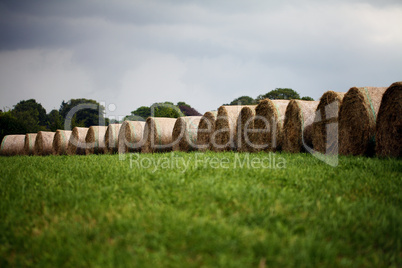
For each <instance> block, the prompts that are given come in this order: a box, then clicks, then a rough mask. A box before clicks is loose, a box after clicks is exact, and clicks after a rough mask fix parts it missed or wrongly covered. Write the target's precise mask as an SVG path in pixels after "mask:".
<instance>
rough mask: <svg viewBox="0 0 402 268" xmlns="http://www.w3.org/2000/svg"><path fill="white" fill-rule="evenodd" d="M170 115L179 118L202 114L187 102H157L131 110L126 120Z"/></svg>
mask: <svg viewBox="0 0 402 268" xmlns="http://www.w3.org/2000/svg"><path fill="white" fill-rule="evenodd" d="M151 114H152V115H153V116H154V117H170V118H178V117H181V116H199V115H202V114H200V113H199V112H198V111H197V110H196V109H194V108H193V107H191V106H190V105H189V104H187V103H185V102H178V103H177V104H176V105H175V104H173V102H168V101H165V102H156V103H154V104H152V105H151V106H141V107H139V108H138V109H136V110H135V111H132V112H131V115H129V116H126V117H125V118H124V120H132V121H138V120H144V119H147V117H149V116H151Z"/></svg>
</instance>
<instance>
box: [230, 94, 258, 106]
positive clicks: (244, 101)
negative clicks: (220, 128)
mask: <svg viewBox="0 0 402 268" xmlns="http://www.w3.org/2000/svg"><path fill="white" fill-rule="evenodd" d="M255 103H256V101H255V100H254V99H253V98H252V97H249V96H241V97H239V98H237V99H234V100H233V101H232V102H231V103H230V104H229V105H252V104H255Z"/></svg>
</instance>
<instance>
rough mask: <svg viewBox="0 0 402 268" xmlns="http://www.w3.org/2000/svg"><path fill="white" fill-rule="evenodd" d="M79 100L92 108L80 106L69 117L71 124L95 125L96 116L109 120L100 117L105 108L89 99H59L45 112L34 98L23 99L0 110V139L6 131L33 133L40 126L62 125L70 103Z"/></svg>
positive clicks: (81, 125) (70, 105)
mask: <svg viewBox="0 0 402 268" xmlns="http://www.w3.org/2000/svg"><path fill="white" fill-rule="evenodd" d="M80 104H86V105H88V104H91V105H92V109H82V110H79V111H78V112H76V113H75V114H74V116H73V117H72V118H71V127H72V128H73V127H76V126H79V127H90V126H93V125H98V124H99V120H104V122H105V123H109V120H108V119H107V118H104V111H105V108H104V107H103V106H102V105H100V104H99V103H98V102H96V101H94V100H90V99H71V100H70V101H68V102H64V101H63V102H62V103H61V105H60V109H59V110H56V109H54V110H52V111H50V112H49V113H46V110H45V108H44V107H43V106H42V104H40V103H38V102H36V100H34V99H29V100H23V101H20V102H19V103H17V104H16V105H14V107H13V109H11V110H9V111H1V110H0V139H3V137H4V136H5V135H9V134H25V133H37V132H38V131H41V130H45V131H46V130H48V131H56V130H57V129H64V122H65V119H66V117H67V115H68V113H69V111H70V110H71V109H72V108H73V107H77V106H78V105H80Z"/></svg>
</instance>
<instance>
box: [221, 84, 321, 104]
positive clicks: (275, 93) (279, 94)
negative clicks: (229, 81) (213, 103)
mask: <svg viewBox="0 0 402 268" xmlns="http://www.w3.org/2000/svg"><path fill="white" fill-rule="evenodd" d="M263 99H271V100H306V101H313V100H314V99H313V98H312V97H308V96H305V97H300V94H299V93H297V92H296V91H294V90H293V89H291V88H276V89H274V90H271V91H270V92H268V93H266V94H262V95H258V96H257V98H255V99H254V98H252V97H250V96H241V97H239V98H236V99H234V100H233V101H232V102H231V103H229V104H224V105H253V104H258V102H259V101H260V100H263Z"/></svg>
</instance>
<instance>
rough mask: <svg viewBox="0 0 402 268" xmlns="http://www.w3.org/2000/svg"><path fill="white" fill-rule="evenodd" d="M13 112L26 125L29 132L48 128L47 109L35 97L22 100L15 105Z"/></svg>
mask: <svg viewBox="0 0 402 268" xmlns="http://www.w3.org/2000/svg"><path fill="white" fill-rule="evenodd" d="M11 113H12V114H13V116H14V117H15V118H16V119H17V120H18V121H19V122H20V123H21V124H22V125H23V126H24V128H25V129H26V131H27V132H33V133H35V132H38V131H40V130H45V129H46V125H47V115H46V110H45V108H43V106H42V105H41V104H40V103H37V102H36V100H34V99H29V100H23V101H20V102H19V103H17V104H16V105H15V106H14V108H13V110H12V111H11Z"/></svg>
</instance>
